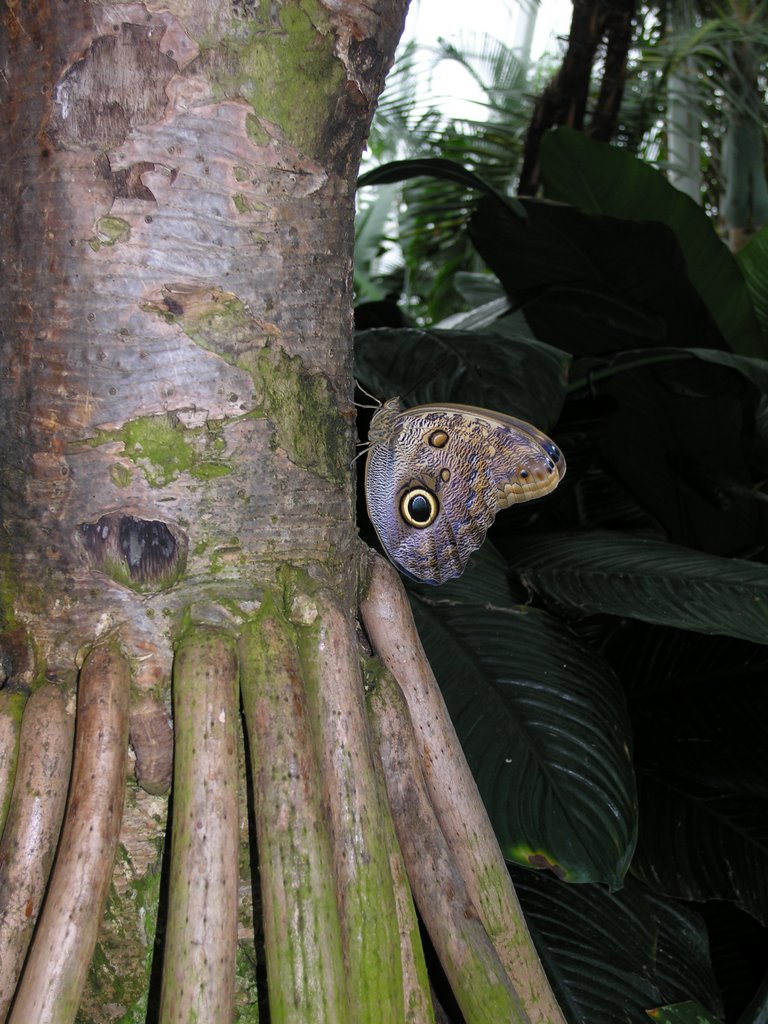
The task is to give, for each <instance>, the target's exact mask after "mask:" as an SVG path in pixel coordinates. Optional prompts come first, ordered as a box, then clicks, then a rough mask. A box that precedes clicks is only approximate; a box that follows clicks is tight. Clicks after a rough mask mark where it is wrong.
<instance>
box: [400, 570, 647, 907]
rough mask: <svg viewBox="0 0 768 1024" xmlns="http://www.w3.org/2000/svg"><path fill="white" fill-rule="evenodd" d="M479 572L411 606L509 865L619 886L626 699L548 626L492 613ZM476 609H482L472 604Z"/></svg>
mask: <svg viewBox="0 0 768 1024" xmlns="http://www.w3.org/2000/svg"><path fill="white" fill-rule="evenodd" d="M484 579H485V577H484V574H483V573H482V570H481V571H479V572H477V573H475V572H473V571H472V569H471V568H470V569H468V570H467V574H465V577H464V579H463V580H462V581H459V582H457V583H453V584H450V585H447V586H446V587H443V588H440V590H438V591H435V590H434V589H433V588H429V589H428V592H427V588H413V590H412V594H413V598H412V604H413V608H414V615H415V617H416V622H417V625H418V628H419V635H420V636H421V639H422V642H423V644H424V647H425V650H426V652H427V655H428V657H429V659H430V662H431V664H432V667H433V669H434V671H435V674H436V676H437V678H438V680H439V682H440V686H441V689H442V691H443V694H444V696H445V699H446V703H447V705H448V709H449V712H450V714H451V719H452V720H453V723H454V725H455V726H456V731H457V732H458V734H459V737H460V739H461V742H462V745H463V747H464V750H465V753H466V755H467V760H468V761H469V764H470V766H471V768H472V771H473V774H474V776H475V779H476V780H477V783H478V787H479V789H480V792H481V794H482V796H483V799H484V801H485V804H486V806H487V808H488V811H489V814H490V816H491V820H492V821H493V824H494V827H495V829H496V833H497V835H498V837H499V841H500V844H501V847H502V850H503V851H504V853H505V856H507V857H508V858H509V859H510V860H515V861H518V862H519V863H522V864H527V865H533V866H535V867H542V868H544V867H549V868H551V869H552V870H553V871H555V872H556V873H557V874H558V875H559V876H560V877H563V878H566V879H568V880H571V881H601V882H604V883H605V884H607V885H609V886H611V888H617V887H619V886H620V885H621V884H622V880H623V877H624V872H625V870H626V867H627V865H628V863H629V859H630V858H631V855H632V850H633V847H634V841H635V820H636V819H635V814H636V806H635V794H634V781H633V776H632V766H631V761H630V757H629V752H628V747H627V744H628V733H627V720H626V717H625V711H624V701H623V696H622V694H621V691H620V689H619V687H618V685H617V682H616V679H615V677H614V676H613V674H612V672H611V671H610V670H609V669H608V668H607V666H606V665H605V663H604V662H603V661H602V659H601V658H600V657H599V655H597V654H595V653H594V652H592V651H590V650H589V649H587V648H586V647H585V646H584V645H583V644H581V643H580V642H579V640H578V639H577V638H576V637H575V636H573V635H572V634H571V633H570V632H569V631H568V629H567V628H565V627H564V626H563V625H562V624H561V623H559V622H558V621H557V620H556V619H553V618H552V617H551V616H549V615H547V614H546V613H544V612H541V611H538V610H536V609H532V608H520V607H514V606H512V605H511V603H509V602H507V603H506V604H502V603H500V599H502V598H503V593H502V592H501V587H500V577H499V575H498V574H492V575H491V577H490V578H489V584H490V585H489V586H488V587H487V588H485V587H484V585H483V583H484ZM480 601H482V604H481V603H479V602H480Z"/></svg>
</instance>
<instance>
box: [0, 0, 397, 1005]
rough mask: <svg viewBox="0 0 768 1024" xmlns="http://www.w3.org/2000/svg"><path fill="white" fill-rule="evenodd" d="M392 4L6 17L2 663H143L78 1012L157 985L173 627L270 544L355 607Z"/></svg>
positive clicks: (173, 6)
mask: <svg viewBox="0 0 768 1024" xmlns="http://www.w3.org/2000/svg"><path fill="white" fill-rule="evenodd" d="M405 7H406V0H373V2H372V3H367V4H362V3H358V2H353V0H335V2H328V3H326V4H322V3H320V2H316V0H301V2H300V0H296V2H291V0H285V2H283V3H276V2H269V3H268V2H259V3H255V2H250V0H231V2H222V0H184V2H182V0H176V2H173V0H171V2H170V3H168V4H163V5H154V4H150V5H145V4H142V3H113V4H107V3H105V4H94V3H86V2H82V0H70V2H66V0H52V2H50V3H40V4H23V5H19V4H15V3H8V4H7V5H5V8H4V13H3V22H4V23H3V25H2V29H1V30H0V34H1V35H2V40H1V41H0V48H1V50H2V56H1V60H0V66H2V68H3V74H2V76H0V90H2V110H3V117H2V129H0V130H1V132H2V135H1V139H2V141H1V142H0V153H2V154H3V164H4V166H3V169H2V182H1V186H2V194H1V195H0V258H2V262H3V286H2V295H1V296H0V324H2V356H1V359H2V364H1V365H2V370H1V372H2V401H0V418H1V426H0V450H1V452H2V482H1V485H0V502H1V503H2V504H1V505H0V511H1V513H2V531H0V553H1V557H2V565H1V568H2V573H3V581H2V582H3V586H2V619H1V620H0V631H1V632H0V647H2V665H3V668H4V672H3V677H4V678H5V679H6V681H5V686H6V689H7V691H8V692H12V691H18V692H19V693H22V694H23V693H24V692H28V691H29V690H31V689H34V688H35V687H36V686H38V685H39V684H40V683H41V682H42V681H44V680H47V681H49V682H50V683H51V684H53V685H55V686H57V687H59V688H61V689H62V690H65V691H74V687H75V684H76V679H77V676H78V667H77V666H78V665H80V664H82V661H83V656H84V654H85V652H87V651H88V650H89V649H90V648H92V647H93V646H94V645H97V644H98V642H99V641H101V640H104V639H106V638H108V637H109V638H114V643H116V644H117V645H118V647H119V649H120V650H121V651H122V652H123V655H122V656H123V658H124V659H127V661H128V663H129V664H130V666H131V674H132V680H131V696H130V701H131V704H130V707H131V717H130V726H131V733H130V735H131V747H130V755H131V765H132V771H131V775H134V774H135V778H136V780H138V782H139V783H140V785H139V786H137V785H136V784H135V782H134V783H133V784H131V783H130V781H129V786H128V795H127V800H126V805H125V810H124V814H123V819H122V829H121V832H120V847H119V854H118V857H117V860H116V864H115V869H114V874H113V876H112V887H111V890H110V895H109V906H108V913H107V916H106V918H105V920H104V923H103V924H102V927H101V931H100V933H99V938H98V950H97V955H96V957H95V958H94V960H93V964H92V966H91V970H90V975H89V980H88V984H87V987H86V990H85V992H84V994H83V997H82V1003H81V1011H80V1012H81V1014H82V1019H83V1020H89V1021H106V1020H114V1019H117V1018H119V1017H120V1016H122V1015H123V1014H124V1013H126V1012H128V1011H129V1010H131V1009H132V1008H133V1007H135V1006H136V1005H138V1004H140V1003H141V1002H142V1001H145V1000H146V998H147V989H148V987H149V984H150V981H149V972H150V969H152V951H153V947H152V925H153V919H154V915H155V913H156V900H157V892H158V885H159V881H160V869H161V860H162V850H163V844H162V839H163V836H164V832H165V827H166V800H165V798H164V797H162V796H160V795H159V794H163V793H164V792H165V791H166V790H167V788H168V785H169V782H170V772H171V728H170V720H171V716H170V708H171V702H170V680H171V666H172V661H173V651H174V645H175V644H176V643H177V641H178V640H179V638H181V637H182V636H183V637H184V638H185V645H184V649H185V650H192V651H199V650H200V649H201V645H202V649H203V650H207V648H206V647H205V639H206V637H207V636H208V635H209V634H210V633H211V631H212V632H214V633H219V634H220V635H229V634H232V633H236V632H237V631H238V630H239V627H240V625H241V624H242V623H243V622H244V621H246V620H247V619H248V617H249V616H251V615H252V614H253V612H254V611H255V609H256V608H257V607H258V605H259V603H260V602H261V601H262V599H263V597H264V595H265V593H266V592H267V591H269V590H272V589H274V588H276V586H278V584H277V580H278V574H279V571H280V567H281V565H284V564H287V563H290V565H291V566H293V567H294V569H300V570H304V571H305V572H306V573H307V574H308V576H307V579H309V578H312V579H315V580H322V581H324V582H325V585H326V586H327V588H328V589H329V591H330V592H332V593H333V595H334V599H335V601H336V602H337V603H338V605H339V607H340V608H342V609H344V610H345V611H346V613H347V615H349V614H350V613H351V610H352V608H353V605H354V601H355V586H356V563H355V558H356V534H355V527H354V500H353V482H352V481H353V478H352V474H350V472H349V464H350V460H351V459H352V456H353V454H354V443H353V442H354V431H353V427H354V409H353V406H352V401H351V395H352V391H351V385H352V380H351V376H352V375H351V322H352V321H351V253H352V226H353V208H354V207H353V197H354V186H355V178H356V172H357V166H358V161H359V157H360V154H361V151H362V147H363V144H364V140H365V136H366V133H367V130H368V125H369V122H370V118H371V116H372V112H373V108H374V104H375V100H376V97H377V96H378V93H379V91H380V89H381V86H382V83H383V79H384V75H385V73H386V70H387V69H388V67H389V64H390V62H391V59H392V55H393V52H394V47H395V44H396V42H397V39H398V38H399V35H400V32H401V29H402V24H403V20H404V16H405ZM187 660H188V661H189V658H188V659H187ZM219 671H220V672H222V673H223V678H224V679H228V678H230V675H231V672H230V670H229V669H228V668H227V667H226V666H224V667H223V668H222V667H219ZM228 672H229V674H228ZM0 678H1V677H0ZM0 685H2V684H0ZM203 717H204V716H203ZM78 728H79V729H80V728H81V726H80V724H78ZM207 735H208V734H207V733H206V734H205V736H206V737H207ZM205 742H207V739H206V740H201V741H200V744H201V745H203V746H204V743H205ZM216 742H221V741H216V740H214V739H212V740H211V743H212V744H213V746H215V744H216ZM197 753H198V755H200V756H202V754H204V753H205V751H204V750H203V751H202V752H201V750H198V752H197ZM94 770H95V771H99V765H98V764H97V765H95V767H94ZM72 802H73V795H72V794H71V795H70V805H71V804H72ZM244 806H245V804H244V796H241V807H244ZM71 812H72V807H71V806H70V807H69V808H68V811H67V815H68V816H71ZM242 817H243V819H245V811H243V812H242ZM235 824H236V823H235ZM241 824H243V825H244V824H245V821H244V820H243V821H242V822H241ZM64 834H65V835H66V827H65V832H64ZM245 841H247V840H245ZM245 861H246V865H245V867H246V868H247V858H245ZM234 867H235V869H237V864H236V863H235V865H234ZM245 892H246V893H247V892H248V888H247V885H246V889H245ZM246 902H247V901H246ZM30 906H31V905H30ZM38 910H39V907H38V906H37V905H35V906H34V907H31V911H30V912H31V913H33V914H34V915H37V913H38ZM240 915H241V916H240V921H241V924H242V925H244V927H243V928H242V929H241V930H242V932H243V934H244V935H250V936H251V941H250V944H251V946H252V945H253V939H252V935H253V929H252V927H251V925H250V923H249V920H248V913H247V910H246V909H245V908H244V906H243V904H241V911H240ZM244 947H245V948H246V955H245V956H242V955H241V957H240V958H239V959H241V960H242V961H243V962H244V963H245V964H246V965H247V963H248V960H249V956H248V954H247V947H248V941H247V940H246V941H245V942H244ZM241 954H242V949H241ZM1 957H2V951H0V958H1ZM250 959H252V957H250ZM158 961H159V958H158ZM157 970H158V963H156V964H155V966H154V971H155V973H156V972H157ZM246 974H247V976H248V977H247V978H243V979H241V981H240V983H239V988H238V993H237V998H238V1001H239V1003H241V1004H242V1003H243V1002H245V1001H248V998H249V997H248V993H247V991H246V989H247V986H248V985H252V978H251V972H250V971H248V972H246ZM248 979H251V980H248ZM152 984H153V992H152V993H151V996H152V997H153V998H156V997H157V995H158V993H157V992H155V991H154V989H155V988H158V983H157V981H153V983H152ZM201 1019H203V1018H202V1017H201ZM210 1019H213V1018H210Z"/></svg>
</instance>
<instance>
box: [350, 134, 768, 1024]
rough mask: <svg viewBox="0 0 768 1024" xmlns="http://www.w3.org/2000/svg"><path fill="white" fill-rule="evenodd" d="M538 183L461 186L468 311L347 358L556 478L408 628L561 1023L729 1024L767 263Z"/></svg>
mask: <svg viewBox="0 0 768 1024" xmlns="http://www.w3.org/2000/svg"><path fill="white" fill-rule="evenodd" d="M542 161H543V178H544V182H545V185H546V189H547V199H546V200H544V201H532V200H531V201H525V202H524V203H522V204H520V205H518V204H511V203H510V202H509V201H507V200H505V199H504V198H503V197H500V196H499V195H498V194H495V193H494V192H493V191H492V190H490V189H488V188H487V186H485V185H484V183H482V182H479V181H478V182H476V185H477V186H478V190H479V193H476V196H477V195H478V194H479V196H480V198H476V199H475V201H474V203H473V205H472V211H471V214H470V216H469V220H468V234H469V236H470V238H471V240H472V244H473V246H474V248H475V250H476V252H477V253H478V254H479V255H480V256H482V258H483V260H484V262H485V264H486V265H487V267H488V268H489V270H490V271H491V272H492V275H490V274H486V277H485V284H484V286H483V288H482V289H480V288H479V286H478V285H479V278H478V277H467V276H464V277H463V278H462V279H461V281H460V285H461V288H462V290H463V291H464V292H465V293H467V292H468V291H469V292H470V293H471V292H472V291H473V290H475V291H477V293H478V294H482V298H483V299H485V300H488V299H491V300H492V301H490V303H487V304H486V305H484V306H483V307H482V308H481V309H480V310H479V311H474V312H472V311H471V312H469V313H467V314H466V315H465V316H464V317H463V318H461V317H458V318H454V320H453V324H452V329H449V330H446V329H438V328H419V329H415V328H411V329H391V328H390V329H378V330H369V331H364V332H361V333H360V335H359V337H358V340H357V355H356V358H357V375H358V379H359V380H360V381H361V382H362V383H363V384H364V385H365V387H366V388H367V389H368V390H370V391H371V392H373V393H375V394H377V395H379V396H380V397H381V398H388V397H390V396H392V395H393V394H399V395H401V397H402V398H403V399H404V401H405V402H406V403H408V404H415V403H417V402H430V401H440V400H443V401H445V400H450V401H457V402H464V403H469V404H475V405H481V406H486V407H490V408H495V409H498V410H500V411H503V412H508V413H512V414H514V415H518V416H521V417H523V418H526V419H529V420H531V421H533V422H534V423H536V424H537V425H538V426H540V427H541V428H543V429H545V430H547V432H548V433H550V434H551V435H552V436H553V437H554V439H555V440H556V442H557V443H558V444H559V445H560V446H561V447H562V449H563V451H564V453H565V455H566V458H567V460H568V474H567V476H566V478H565V481H564V483H563V484H562V485H561V486H560V488H559V489H558V491H557V492H556V493H555V494H554V495H553V496H552V497H551V498H549V499H546V500H545V501H543V502H540V503H534V504H533V505H531V506H527V505H526V506H521V507H519V508H513V509H511V510H509V511H507V512H504V513H503V514H502V515H500V516H499V518H498V519H497V521H496V523H495V525H494V527H493V528H492V530H491V533H490V536H489V540H488V541H487V542H486V545H485V546H484V547H483V548H482V549H481V550H480V551H479V552H478V553H477V554H476V556H475V557H474V558H473V560H472V561H471V562H470V566H469V568H468V570H467V572H466V573H465V575H464V576H463V577H462V578H461V579H460V580H458V581H455V582H452V583H450V584H448V585H446V586H444V587H440V588H430V587H424V586H419V585H412V584H409V590H410V594H411V599H412V604H413V607H414V612H415V615H416V619H417V622H418V624H419V628H420V631H421V634H422V639H423V642H424V645H425V648H426V650H427V654H428V656H429V657H430V660H431V661H432V664H433V667H434V669H435V672H436V674H437V676H438V679H439V681H440V683H441V687H442V689H443V693H444V695H445V698H446V701H447V703H448V706H449V710H450V712H451V715H452V717H453V720H454V723H455V725H456V728H457V730H458V732H459V735H460V737H461V739H462V743H463V745H464V749H465V751H466V754H467V757H468V759H469V761H470V764H471V766H472V768H473V771H474V773H475V776H476V778H477V781H478V784H479V786H480V789H481V792H482V794H483V798H484V800H485V802H486V806H487V807H488V810H489V813H490V815H491V818H492V820H493V822H494V826H495V828H496V831H497V835H498V836H499V840H500V843H501V846H502V849H503V851H504V853H505V855H506V856H507V858H508V860H509V861H510V862H511V863H512V864H514V865H515V866H514V867H513V868H512V870H513V876H514V879H515V883H516V885H517V887H518V890H519V893H520V896H521V899H522V901H523V904H524V907H525V908H526V909H527V912H528V915H529V918H530V920H531V923H532V926H533V929H534V931H535V934H536V937H537V940H538V941H539V942H540V949H541V951H542V955H543V957H544V960H545V963H546V965H547V969H548V971H549V974H550V978H551V979H552V981H553V984H554V985H555V987H556V989H557V992H558V995H559V998H560V1000H561V1003H562V1005H563V1008H564V1011H565V1013H566V1015H567V1017H568V1019H569V1021H572V1022H574V1024H577V1022H579V1024H580V1022H587V1021H589V1022H590V1024H615V1022H616V1021H631V1022H638V1024H639V1022H641V1021H643V1020H646V1021H647V1020H648V1019H649V1017H648V1013H649V1012H650V1011H651V1010H653V1011H654V1013H653V1014H652V1016H654V1019H657V1020H667V1021H678V1020H679V1021H687V1020H712V1021H714V1020H726V1021H728V1022H736V1021H738V1022H739V1024H750V1022H752V1024H754V1022H757V1021H760V1020H765V1019H766V1017H765V1014H766V1012H768V997H767V996H766V994H765V992H764V990H759V989H758V984H759V981H760V975H759V974H755V971H754V970H751V971H742V973H741V974H739V973H738V971H733V970H732V972H731V973H728V972H727V971H726V968H725V967H724V966H723V965H724V964H726V963H727V962H728V958H729V957H730V958H731V961H736V960H737V959H738V953H737V951H738V949H739V943H740V942H743V936H744V935H745V934H748V935H749V941H750V943H751V944H752V947H753V948H762V949H763V951H765V950H768V930H767V927H766V926H768V883H767V882H766V879H768V727H767V726H766V724H765V723H766V722H768V690H766V688H765V682H764V677H765V673H766V670H768V565H767V564H766V537H767V536H768V532H767V528H768V491H766V490H765V487H764V484H765V481H766V479H768V416H767V415H766V409H768V360H766V355H768V339H766V333H765V329H766V308H767V306H768V303H767V302H766V298H767V296H766V287H765V284H764V282H765V280H766V279H768V254H767V253H766V245H767V243H766V242H765V241H764V239H763V238H762V236H761V235H758V236H756V238H755V239H754V240H753V241H752V242H751V243H750V245H749V246H748V247H747V249H746V250H744V251H743V253H742V254H740V256H739V258H738V260H737V259H736V258H735V257H734V256H733V255H732V254H731V253H730V252H729V251H728V249H727V248H726V247H725V246H724V244H723V243H722V242H721V241H720V240H719V239H718V238H717V236H716V234H715V232H714V230H713V228H712V226H711V223H710V222H709V220H708V219H707V217H706V215H705V214H704V212H703V211H702V210H701V209H700V208H698V207H697V206H696V205H695V204H694V203H693V202H691V201H690V200H688V199H687V198H686V197H685V196H683V195H681V194H680V193H678V192H676V191H675V190H674V189H672V188H671V186H669V185H667V184H666V182H665V181H664V180H663V178H662V177H661V175H660V174H659V173H658V172H656V171H653V170H652V169H650V168H648V167H647V166H646V165H643V164H641V163H640V162H639V161H636V160H635V159H634V158H632V157H631V156H630V155H629V154H628V153H627V152H622V151H620V150H615V149H609V148H608V147H605V146H602V145H600V144H596V143H590V142H589V141H588V140H587V139H585V138H584V137H583V136H580V135H578V134H576V133H573V132H569V131H567V130H561V131H558V132H556V133H554V134H553V135H552V136H551V137H550V138H549V139H548V141H547V144H546V145H545V147H544V149H543V152H542ZM408 170H409V168H408V167H406V168H403V167H400V168H399V169H398V171H397V173H403V172H404V171H408ZM410 170H411V171H414V170H420V173H423V172H424V167H423V165H422V167H421V168H420V169H419V168H418V167H411V168H410ZM434 170H435V168H433V171H434ZM378 173H380V174H382V175H383V177H382V180H386V173H387V172H386V171H381V172H378ZM389 173H390V174H393V173H395V171H390V172H389ZM552 200H556V201H557V202H552ZM493 296H496V299H495V301H493ZM532 868H533V869H538V870H536V871H531V869H532ZM573 883H580V884H573ZM720 907H727V908H729V910H728V915H729V916H728V915H727V916H726V919H727V923H722V921H721V920H720V918H719V917H718V913H719V911H718V908H720ZM718 922H720V923H718ZM734 922H735V923H734ZM750 929H751V930H750ZM708 934H709V936H710V938H711V940H712V944H713V947H715V948H716V949H717V950H718V959H717V960H716V963H715V968H714V969H713V966H712V963H711V961H710V958H709V952H708ZM763 962H764V957H763ZM742 966H743V965H742ZM761 969H764V968H761ZM753 996H754V997H755V999H754V1002H753V1003H752V1005H751V1006H750V1007H747V1004H748V1003H749V1001H750V999H752V997H753ZM697 1004H701V1005H700V1006H697ZM702 1007H704V1008H706V1016H705V1015H704V1010H702ZM655 1008H658V1009H655ZM697 1013H698V1014H699V1016H698V1017H697V1016H696V1014H697Z"/></svg>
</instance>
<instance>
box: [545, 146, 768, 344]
mask: <svg viewBox="0 0 768 1024" xmlns="http://www.w3.org/2000/svg"><path fill="white" fill-rule="evenodd" d="M541 168H542V178H543V180H544V186H545V189H546V194H547V196H548V197H549V198H551V199H558V200H560V201H562V202H567V203H572V204H573V205H574V206H578V207H579V208H580V209H582V210H584V211H585V212H588V213H603V214H609V215H611V216H614V217H624V218H627V219H629V220H639V221H641V220H655V221H661V222H662V223H664V224H667V225H669V227H671V228H672V230H673V231H674V232H675V235H676V236H677V240H678V242H679V243H680V247H681V248H682V250H683V253H684V254H685V262H686V266H687V269H688V276H689V277H690V280H691V282H692V283H693V285H694V287H695V288H696V289H697V291H698V293H699V295H700V296H701V298H702V300H703V301H704V303H705V304H706V306H707V308H708V310H709V311H710V313H711V314H712V316H713V318H714V320H715V322H716V323H717V325H718V327H719V328H720V331H721V333H722V335H723V337H724V338H725V339H726V341H727V342H728V345H729V347H730V348H731V349H733V351H734V352H740V353H742V354H744V355H756V356H765V355H766V351H767V350H766V340H765V337H764V336H763V334H762V332H761V330H760V325H759V323H758V321H757V318H756V316H755V312H754V308H753V306H752V301H751V298H750V294H749V291H748V289H747V286H746V284H745V282H744V278H743V276H742V274H741V271H740V270H739V267H738V264H737V262H736V260H735V259H734V257H733V255H732V254H731V253H730V252H729V250H728V248H727V247H726V245H725V244H724V243H723V242H722V241H721V240H720V239H719V238H718V236H717V234H716V233H715V230H714V228H713V227H712V224H711V223H710V221H709V219H708V217H707V215H706V214H705V213H704V211H703V210H702V209H701V207H699V206H697V205H696V203H694V202H693V200H692V199H690V198H689V197H688V196H686V195H684V194H683V193H682V192H680V191H678V190H677V189H675V188H674V187H673V186H672V185H670V184H669V182H667V180H666V179H665V178H664V177H663V175H662V174H660V173H659V172H658V171H656V170H654V168H652V167H650V166H649V165H648V164H645V163H643V162H642V161H641V160H637V159H636V158H635V157H633V156H632V155H631V154H630V153H628V152H626V151H625V150H622V149H619V148H617V147H615V146H606V145H605V144H603V143H600V142H593V141H592V140H591V139H588V138H587V136H586V135H584V134H583V133H581V132H576V131H573V130H572V129H569V128H559V129H558V130H557V131H554V132H550V133H548V134H547V135H545V137H544V139H543V142H542V147H541ZM672 340H674V339H672Z"/></svg>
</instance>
